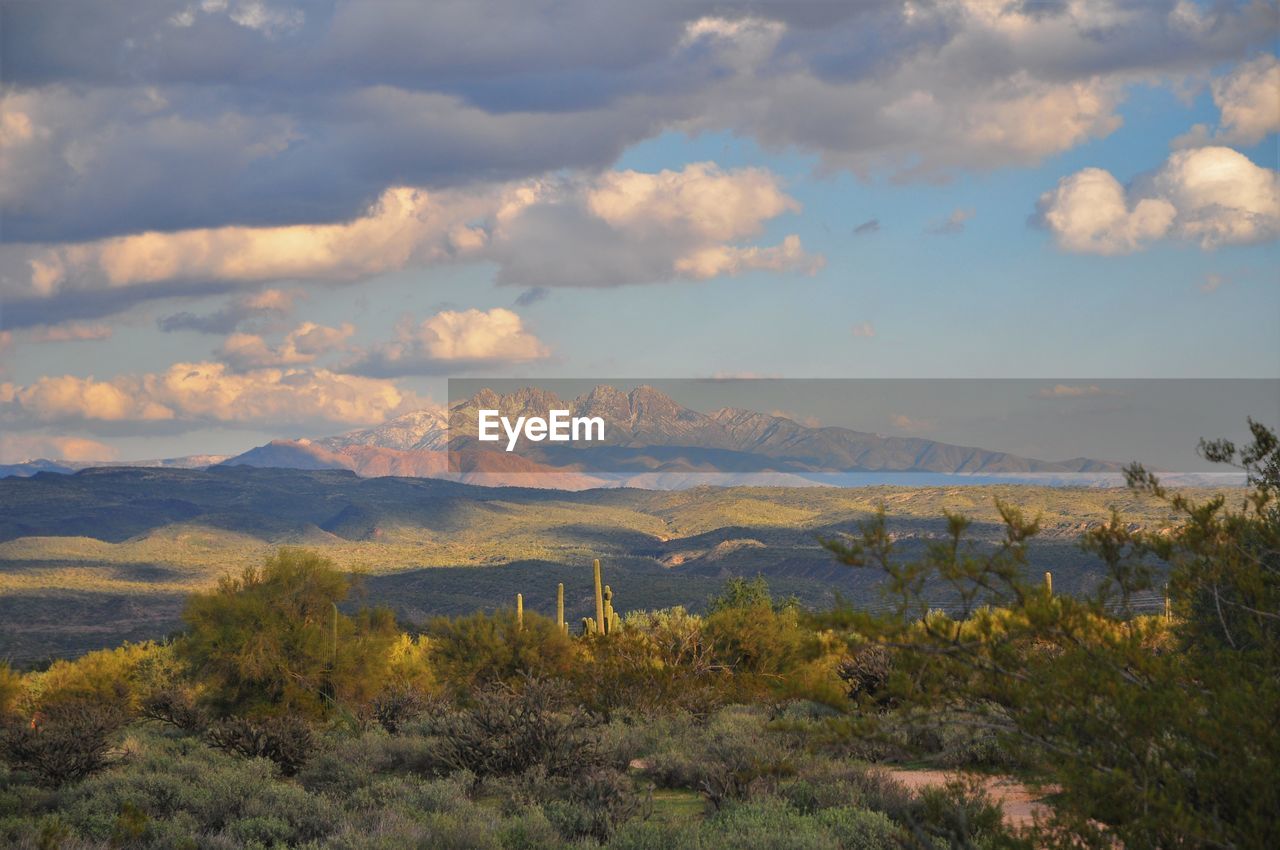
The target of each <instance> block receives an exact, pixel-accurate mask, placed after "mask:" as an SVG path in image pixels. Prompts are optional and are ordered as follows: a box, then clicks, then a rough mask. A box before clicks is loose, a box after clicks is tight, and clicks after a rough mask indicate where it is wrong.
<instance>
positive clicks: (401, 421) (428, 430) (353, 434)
mask: <svg viewBox="0 0 1280 850" xmlns="http://www.w3.org/2000/svg"><path fill="white" fill-rule="evenodd" d="M315 442H316V443H317V444H319V445H321V446H324V447H325V448H327V449H332V450H334V451H338V450H340V449H344V448H346V447H348V446H373V447H376V448H381V449H398V450H399V451H443V450H444V449H445V448H447V447H448V442H449V420H448V418H447V417H446V416H445V414H444V411H442V410H415V411H413V412H412V413H406V414H404V415H403V416H398V417H396V418H395V419H392V420H391V421H390V422H385V423H383V424H382V425H378V426H376V427H373V428H363V429H361V430H359V431H349V432H347V433H346V434H339V435H337V436H335V437H323V438H321V439H319V440H316V441H315Z"/></svg>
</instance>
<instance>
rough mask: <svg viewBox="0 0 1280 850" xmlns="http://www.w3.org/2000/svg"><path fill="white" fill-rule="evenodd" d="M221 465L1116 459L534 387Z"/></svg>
mask: <svg viewBox="0 0 1280 850" xmlns="http://www.w3.org/2000/svg"><path fill="white" fill-rule="evenodd" d="M480 409H488V410H497V411H499V414H500V415H502V416H507V417H509V418H511V419H513V420H514V419H515V418H516V417H519V416H526V417H530V416H542V417H545V416H547V415H548V411H550V410H553V409H556V410H569V411H570V412H571V415H573V416H587V417H600V418H601V419H603V420H604V422H605V439H604V440H602V441H599V442H596V443H592V444H577V445H566V444H558V445H552V444H550V443H537V444H527V445H524V446H522V447H521V450H520V451H518V452H510V453H509V452H505V451H502V450H501V449H500V448H499V449H497V450H492V449H490V446H493V445H494V444H481V443H480V442H479V441H478V440H477V439H476V424H475V423H476V421H477V417H476V411H477V410H480ZM223 463H224V464H226V465H233V466H236V465H240V466H257V467H282V468H290V469H349V470H351V471H353V472H355V473H356V474H357V475H360V476H363V477H376V476H383V475H401V476H409V477H447V478H453V479H455V480H460V481H463V482H466V483H472V484H490V485H501V484H520V485H523V486H534V487H539V486H541V487H555V488H558V489H582V488H585V487H601V486H641V487H650V488H656V489H667V488H678V487H683V486H687V485H689V484H691V483H708V476H713V477H714V481H713V483H721V484H742V483H751V484H769V485H812V484H814V483H819V482H821V480H822V478H823V477H824V476H830V475H831V474H868V473H879V474H885V473H920V472H924V473H934V474H938V475H966V476H990V477H1002V476H1004V477H1007V476H1077V475H1080V474H1096V475H1100V476H1101V475H1115V474H1116V473H1119V472H1120V470H1121V467H1120V465H1119V464H1116V463H1111V462H1108V461H1099V460H1092V459H1089V458H1072V459H1070V460H1063V461H1046V460H1038V459H1035V458H1026V457H1020V456H1017V455H1012V454H1008V453H1005V452H999V451H991V450H987V449H982V448H976V447H971V446H957V445H951V444H948V443H941V442H937V441H934V440H927V439H923V438H920V437H893V436H882V435H879V434H873V433H869V432H862V431H854V430H850V429H848V428H839V427H812V426H808V425H804V424H801V423H799V422H796V421H795V420H793V419H789V418H787V417H785V416H778V415H772V414H765V413H759V412H756V411H752V410H743V409H740V408H721V409H718V410H715V411H712V412H710V413H702V412H699V411H696V410H693V409H691V408H688V407H685V406H683V405H681V404H679V403H677V402H676V401H675V400H674V399H672V398H671V397H670V396H668V395H666V394H665V393H662V392H660V391H659V390H656V389H654V388H653V387H649V386H641V387H637V388H635V389H633V390H631V391H630V392H623V391H621V390H619V389H617V388H615V387H612V386H608V385H601V386H597V387H595V388H594V389H592V390H591V391H590V392H588V393H585V394H583V395H580V396H578V397H577V398H574V399H571V400H565V399H561V398H559V397H558V396H556V395H555V394H553V393H550V392H548V391H546V390H542V389H538V388H535V387H525V388H521V389H519V390H516V391H514V392H511V393H507V394H499V393H496V392H494V391H492V390H489V389H484V390H481V391H480V392H478V393H476V394H475V395H474V396H472V397H471V398H469V399H466V400H464V401H461V402H458V403H456V404H454V405H453V406H451V407H450V408H449V411H448V415H447V416H446V415H445V413H444V412H443V411H436V410H420V411H414V412H412V413H408V414H405V415H403V416H400V417H398V418H396V419H393V420H391V421H389V422H387V423H385V424H383V425H380V426H377V427H373V428H366V429H362V430H358V431H351V432H348V433H345V434H339V435H335V436H331V437H325V438H322V439H317V440H305V439H304V440H276V441H273V442H271V443H268V444H267V445H265V446H259V447H258V448H255V449H252V450H250V451H248V452H245V453H244V454H241V455H238V456H236V457H233V458H229V459H227V460H226V461H223Z"/></svg>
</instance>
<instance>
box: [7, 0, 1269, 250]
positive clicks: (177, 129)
mask: <svg viewBox="0 0 1280 850" xmlns="http://www.w3.org/2000/svg"><path fill="white" fill-rule="evenodd" d="M1275 9H1276V5H1275V2H1274V0H1221V2H1217V3H1215V4H1213V5H1212V6H1211V7H1207V8H1200V7H1198V6H1194V5H1191V4H1186V3H1178V2H1176V0H1143V2H1134V0H1111V2H1103V3H1090V4H1081V5H1079V6H1071V5H1067V6H1063V5H1045V4H1031V5H1028V6H1027V8H1026V9H1020V8H1019V7H1018V6H1017V5H1016V4H1011V5H1010V6H1009V7H1007V8H1006V9H1004V10H1002V11H999V12H996V11H993V10H991V9H990V8H989V7H987V6H985V5H984V6H976V5H975V6H971V7H970V6H966V5H965V4H963V3H953V2H948V3H936V4H935V3H930V2H923V3H917V4H912V5H911V6H910V7H909V8H908V7H907V6H904V5H903V4H901V3H898V2H889V0H872V2H867V3H832V2H829V0H792V2H780V0H779V2H749V3H747V2H744V3H732V2H730V3H724V2H711V0H706V2H703V0H654V2H649V3H633V2H627V3H624V2H621V0H571V2H565V3H557V4H537V5H530V4H528V3H525V2H518V1H517V0H485V1H484V2H476V3H450V4H428V5H424V4H419V3H412V2H404V0H359V2H355V1H354V0H352V2H308V3H293V2H286V0H253V2H250V0H225V1H224V0H190V2H187V3H183V2H177V3H174V2H161V0H121V2H117V3H112V4H109V5H104V4H88V3H83V2H80V0H45V2H40V3H34V2H33V3H21V2H20V3H7V4H4V5H3V6H0V16H2V19H0V78H2V79H3V80H4V83H3V89H0V91H3V97H4V109H5V111H6V114H7V115H13V116H15V117H14V118H13V121H12V123H10V124H7V125H6V128H7V131H8V130H12V132H13V134H15V135H14V136H13V139H12V140H11V143H10V144H9V145H8V146H7V147H8V150H7V157H6V162H5V163H4V164H3V165H0V214H3V216H4V223H5V228H4V234H3V240H4V241H7V242H24V241H68V240H83V239H89V238H95V237H101V236H106V235H111V234H118V233H128V232H137V231H140V230H147V229H156V230H174V229H182V228H194V227H206V226H220V225H228V224H242V225H268V224H286V223H303V222H309V223H315V222H331V221H340V220H344V219H348V218H351V217H352V216H354V215H357V214H359V213H360V212H361V211H362V210H364V209H365V208H367V207H368V205H369V204H370V203H371V202H373V201H374V200H375V199H376V198H377V197H378V196H379V194H380V193H381V192H382V191H383V190H384V189H385V188H386V187H387V186H389V185H396V184H409V185H418V186H426V187H442V186H465V185H470V184H472V183H475V182H493V181H495V180H505V179H516V178H522V177H528V176H532V175H539V174H544V173H546V172H548V171H554V170H559V169H588V170H590V169H598V168H602V167H606V166H608V165H609V164H610V163H612V162H614V161H615V160H616V158H617V157H618V155H619V154H620V153H621V152H622V151H623V150H625V149H626V148H627V147H628V146H629V145H632V144H634V143H635V142H637V141H640V140H643V139H646V138H650V137H652V136H654V135H656V134H658V133H661V132H663V131H667V130H688V131H700V130H724V129H729V130H733V131H735V132H739V133H742V134H745V135H750V136H753V137H754V138H756V139H757V140H758V141H759V142H761V143H762V144H764V145H766V146H767V147H771V148H778V149H785V148H791V147H797V148H799V149H802V150H807V151H811V152H815V153H817V154H818V155H819V156H820V159H821V163H822V166H823V167H824V168H829V169H848V170H851V171H854V172H856V173H859V174H869V173H874V172H877V171H878V170H884V169H887V170H889V171H892V172H893V173H895V174H897V175H898V176H900V177H905V178H912V177H928V178H935V177H937V176H939V175H945V174H946V173H948V172H950V171H952V170H955V169H962V168H991V167H1002V166H1007V165H1016V164H1021V163H1029V162H1036V161H1039V160H1040V159H1042V158H1044V157H1045V156H1048V155H1052V154H1055V153H1059V152H1061V150H1064V149H1067V148H1069V147H1071V146H1074V145H1077V144H1081V143H1083V142H1084V141H1087V140H1088V139H1089V138H1093V137H1097V136H1100V135H1105V134H1106V133H1108V132H1110V131H1111V130H1113V129H1114V128H1115V126H1117V119H1116V118H1115V114H1114V108H1115V105H1116V104H1117V103H1118V102H1119V100H1120V99H1121V98H1122V97H1123V91H1124V87H1125V86H1126V85H1128V84H1130V83H1133V82H1135V81H1137V80H1140V79H1141V80H1149V79H1150V78H1151V76H1150V75H1151V74H1152V72H1162V73H1183V72H1200V71H1203V70H1205V69H1207V68H1209V67H1212V66H1214V65H1216V64H1218V63H1221V62H1223V61H1228V60H1233V59H1238V58H1241V57H1242V56H1244V55H1247V54H1248V53H1249V51H1250V50H1251V49H1253V47H1255V46H1265V44H1266V43H1267V40H1268V39H1269V38H1271V37H1272V33H1273V32H1274V15H1275ZM1023 12H1025V13H1026V14H1027V16H1026V17H1025V18H1021V19H1018V20H1016V21H1015V19H1014V18H1013V17H1012V16H1016V15H1019V14H1021V13H1023ZM698 22H701V23H698ZM1014 24H1016V25H1014Z"/></svg>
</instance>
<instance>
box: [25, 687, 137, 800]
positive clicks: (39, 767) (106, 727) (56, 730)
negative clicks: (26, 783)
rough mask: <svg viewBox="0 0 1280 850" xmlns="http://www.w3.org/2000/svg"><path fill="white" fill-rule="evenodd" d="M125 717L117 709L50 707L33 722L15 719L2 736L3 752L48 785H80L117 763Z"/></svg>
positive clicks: (81, 704)
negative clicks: (76, 782) (81, 781)
mask: <svg viewBox="0 0 1280 850" xmlns="http://www.w3.org/2000/svg"><path fill="white" fill-rule="evenodd" d="M125 721H126V716H125V714H124V712H123V711H122V710H121V709H120V708H119V707H118V706H117V705H113V704H110V703H106V704H103V703H98V702H94V701H91V700H87V699H71V700H67V701H64V702H57V703H54V704H52V705H49V706H46V707H45V708H44V709H43V710H41V711H40V712H39V713H38V714H37V715H36V716H35V717H34V718H32V720H31V721H30V722H22V721H21V720H17V719H11V720H10V721H9V722H8V723H6V724H5V726H4V728H3V731H0V753H2V754H3V756H4V759H5V761H7V762H8V763H9V764H11V765H13V766H14V767H15V768H17V769H19V770H24V771H30V772H31V773H33V774H34V775H35V776H36V778H37V779H38V780H39V781H40V782H43V783H45V784H47V785H62V784H63V783H66V782H75V781H78V780H81V779H84V778H85V777H86V776H89V775H90V774H93V773H96V772H98V771H99V770H101V769H103V768H104V767H106V766H107V765H109V764H111V763H112V762H113V761H115V760H116V758H117V757H118V755H119V753H118V751H117V750H116V749H115V747H114V742H115V738H116V735H117V733H118V732H119V731H120V729H121V728H122V727H123V726H124V724H125Z"/></svg>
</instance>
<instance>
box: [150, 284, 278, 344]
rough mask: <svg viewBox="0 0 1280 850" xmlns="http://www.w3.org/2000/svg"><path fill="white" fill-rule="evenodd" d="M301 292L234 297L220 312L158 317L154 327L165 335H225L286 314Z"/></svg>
mask: <svg viewBox="0 0 1280 850" xmlns="http://www.w3.org/2000/svg"><path fill="white" fill-rule="evenodd" d="M300 295H301V293H300V292H299V291H298V290H296V289H292V290H290V289H264V290H262V291H261V292H254V293H251V294H248V295H242V296H240V297H238V298H235V299H233V300H232V301H231V303H229V304H228V305H227V306H225V307H223V308H222V309H221V310H217V311H215V312H213V313H208V314H206V315H197V314H195V313H191V312H187V311H183V312H181V313H173V314H171V315H168V316H162V317H160V318H159V319H158V320H156V327H158V328H159V329H160V330H162V331H165V332H166V333H171V332H174V331H195V332H197V333H206V334H228V333H231V332H232V331H234V330H237V329H239V328H240V327H241V326H243V325H245V324H246V323H249V322H252V321H255V320H266V321H271V320H279V319H282V318H284V317H285V316H287V315H289V313H290V312H292V310H293V304H294V302H295V301H296V300H297V299H298V298H299V297H300Z"/></svg>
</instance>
